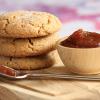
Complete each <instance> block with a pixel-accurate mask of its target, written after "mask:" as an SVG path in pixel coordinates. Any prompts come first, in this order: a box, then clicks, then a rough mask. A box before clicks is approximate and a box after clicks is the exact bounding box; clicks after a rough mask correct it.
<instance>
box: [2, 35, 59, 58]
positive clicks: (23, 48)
mask: <svg viewBox="0 0 100 100" xmlns="http://www.w3.org/2000/svg"><path fill="white" fill-rule="evenodd" d="M58 39H59V36H58V34H57V33H54V34H51V35H48V36H44V37H39V38H29V39H20V38H18V39H13V38H0V56H11V57H26V56H37V55H42V54H46V53H48V52H50V51H52V50H54V49H55V45H56V41H57V40H58Z"/></svg>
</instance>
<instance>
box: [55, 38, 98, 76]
mask: <svg viewBox="0 0 100 100" xmlns="http://www.w3.org/2000/svg"><path fill="white" fill-rule="evenodd" d="M65 39H67V37H66V38H63V39H61V40H59V41H58V42H57V51H58V53H59V55H60V58H61V60H62V62H63V63H64V65H65V66H66V67H67V68H68V70H69V71H70V72H72V73H77V74H98V73H100V47H97V48H71V47H65V46H63V45H61V42H62V41H64V40H65Z"/></svg>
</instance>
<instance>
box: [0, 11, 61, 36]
mask: <svg viewBox="0 0 100 100" xmlns="http://www.w3.org/2000/svg"><path fill="white" fill-rule="evenodd" d="M60 27H61V22H60V21H59V19H58V18H57V17H56V16H54V15H52V14H49V13H46V12H36V11H15V12H8V13H4V14H2V15H0V37H12V38H31V37H40V36H46V35H49V34H52V33H55V32H57V31H58V30H59V29H60Z"/></svg>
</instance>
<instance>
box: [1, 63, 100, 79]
mask: <svg viewBox="0 0 100 100" xmlns="http://www.w3.org/2000/svg"><path fill="white" fill-rule="evenodd" d="M0 76H2V77H5V78H8V79H14V80H16V79H17V80H18V79H36V78H37V79H38V78H39V79H40V78H42V79H66V80H68V79H69V80H86V81H100V76H98V75H87V76H84V75H77V74H67V73H66V74H60V73H44V72H42V73H22V72H21V71H17V70H14V69H13V68H10V67H7V66H3V65H2V66H0Z"/></svg>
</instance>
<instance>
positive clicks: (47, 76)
mask: <svg viewBox="0 0 100 100" xmlns="http://www.w3.org/2000/svg"><path fill="white" fill-rule="evenodd" d="M26 78H28V79H32V78H33V79H34V78H41V79H67V80H68V79H69V80H86V81H100V77H98V76H81V75H71V74H51V73H42V74H41V73H40V74H39V73H38V74H27V77H26Z"/></svg>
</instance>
